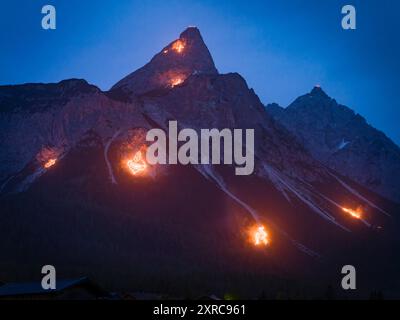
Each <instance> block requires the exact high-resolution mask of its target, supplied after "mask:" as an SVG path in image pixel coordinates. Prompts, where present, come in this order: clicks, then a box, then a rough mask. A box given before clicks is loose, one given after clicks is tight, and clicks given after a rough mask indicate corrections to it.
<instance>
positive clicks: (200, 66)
mask: <svg viewBox="0 0 400 320" xmlns="http://www.w3.org/2000/svg"><path fill="white" fill-rule="evenodd" d="M192 74H218V71H217V69H216V68H215V65H214V61H213V59H212V57H211V54H210V52H209V51H208V48H207V46H206V44H205V43H204V41H203V38H202V36H201V34H200V31H199V29H197V28H196V27H189V28H187V29H186V30H185V31H183V32H182V33H181V34H180V36H179V38H178V39H176V40H174V41H172V42H171V43H170V44H168V45H167V46H166V47H164V48H163V49H162V50H161V51H160V52H159V53H158V54H156V55H155V56H154V57H153V58H152V59H151V61H150V62H149V63H147V64H146V65H145V66H144V67H142V68H140V69H138V70H136V71H135V72H133V73H131V74H129V75H128V76H127V77H125V78H123V79H122V80H121V81H119V82H118V83H116V84H115V85H114V86H113V87H112V88H111V91H122V92H124V93H128V94H133V95H141V94H144V93H146V92H149V91H152V90H157V89H161V88H173V87H175V86H177V85H179V84H181V83H182V82H184V81H185V80H186V79H187V78H188V77H189V76H190V75H192Z"/></svg>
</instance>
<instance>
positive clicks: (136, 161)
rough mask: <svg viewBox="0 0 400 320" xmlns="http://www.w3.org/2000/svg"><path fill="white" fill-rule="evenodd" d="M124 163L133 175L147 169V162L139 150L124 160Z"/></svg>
mask: <svg viewBox="0 0 400 320" xmlns="http://www.w3.org/2000/svg"><path fill="white" fill-rule="evenodd" d="M126 165H127V166H128V169H129V170H130V172H131V173H132V174H133V175H134V176H136V175H138V174H141V173H143V172H145V171H146V169H147V163H146V162H145V161H144V160H143V156H142V151H141V150H139V151H138V152H136V153H135V155H134V156H133V158H132V159H129V160H128V161H127V162H126Z"/></svg>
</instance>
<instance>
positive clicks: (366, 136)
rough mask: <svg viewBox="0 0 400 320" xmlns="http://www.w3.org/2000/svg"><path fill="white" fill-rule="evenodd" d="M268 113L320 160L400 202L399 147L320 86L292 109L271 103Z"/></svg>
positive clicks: (292, 105) (294, 103)
mask: <svg viewBox="0 0 400 320" xmlns="http://www.w3.org/2000/svg"><path fill="white" fill-rule="evenodd" d="M266 109H267V112H268V113H269V114H271V115H272V116H273V117H274V118H275V119H276V120H277V121H279V122H280V123H281V124H282V125H284V126H285V127H286V128H287V129H288V130H289V131H290V132H291V133H293V134H294V135H295V136H296V137H297V139H298V140H299V141H300V142H301V143H302V144H303V145H304V146H305V147H306V149H307V150H308V151H309V152H310V153H311V154H312V155H313V156H314V157H315V158H316V159H318V160H319V161H321V162H322V163H324V164H326V165H327V166H329V167H330V168H332V169H334V170H336V171H337V172H340V173H341V174H343V175H345V176H347V177H349V178H351V179H353V180H355V181H357V182H358V183H360V184H362V185H364V186H366V187H367V188H369V189H370V190H373V191H375V192H378V193H379V194H381V195H383V196H386V197H388V198H390V199H392V200H395V201H397V202H399V201H400V148H399V147H398V146H397V145H396V144H394V143H393V142H392V141H391V140H390V139H389V138H388V137H387V136H386V135H385V134H384V133H382V132H381V131H379V130H376V129H375V128H373V127H372V126H370V125H369V124H368V123H367V122H366V121H365V119H364V118H363V117H362V116H360V115H359V114H355V113H354V111H352V110H351V109H349V108H348V107H346V106H343V105H340V104H338V103H337V102H336V101H335V100H334V99H332V98H330V97H329V96H328V95H327V94H326V93H325V92H324V91H323V90H322V89H321V88H319V87H315V88H314V89H313V90H312V91H311V92H310V93H308V94H306V95H304V96H301V97H299V98H297V99H296V100H295V101H294V102H293V103H292V104H290V105H289V106H288V107H287V108H281V107H279V106H278V105H276V104H272V105H268V106H267V108H266Z"/></svg>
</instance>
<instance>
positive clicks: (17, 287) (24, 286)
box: [0, 277, 105, 297]
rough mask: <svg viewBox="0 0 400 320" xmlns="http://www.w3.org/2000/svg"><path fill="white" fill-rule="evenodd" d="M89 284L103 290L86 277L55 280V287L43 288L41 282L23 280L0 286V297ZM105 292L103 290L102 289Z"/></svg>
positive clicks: (60, 289)
mask: <svg viewBox="0 0 400 320" xmlns="http://www.w3.org/2000/svg"><path fill="white" fill-rule="evenodd" d="M82 284H83V285H90V286H92V287H94V288H96V289H99V290H100V291H103V290H102V289H100V287H98V286H97V285H95V284H94V283H92V282H91V281H90V280H89V279H88V278H87V277H82V278H77V279H62V280H57V283H56V289H54V290H44V289H43V288H42V285H41V282H25V283H22V282H21V283H17V282H15V283H6V284H4V285H2V286H0V297H2V296H18V295H31V294H49V293H57V292H61V291H63V290H65V289H67V288H70V287H74V286H76V285H82ZM103 292H105V291H103Z"/></svg>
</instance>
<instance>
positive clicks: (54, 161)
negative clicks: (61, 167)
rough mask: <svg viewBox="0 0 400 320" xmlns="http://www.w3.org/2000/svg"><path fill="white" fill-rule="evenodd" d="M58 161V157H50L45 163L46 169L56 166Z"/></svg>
mask: <svg viewBox="0 0 400 320" xmlns="http://www.w3.org/2000/svg"><path fill="white" fill-rule="evenodd" d="M56 162H57V159H49V160H47V162H46V163H45V164H44V165H43V166H44V167H45V168H46V169H48V168H50V167H52V166H54V165H55V164H56Z"/></svg>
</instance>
